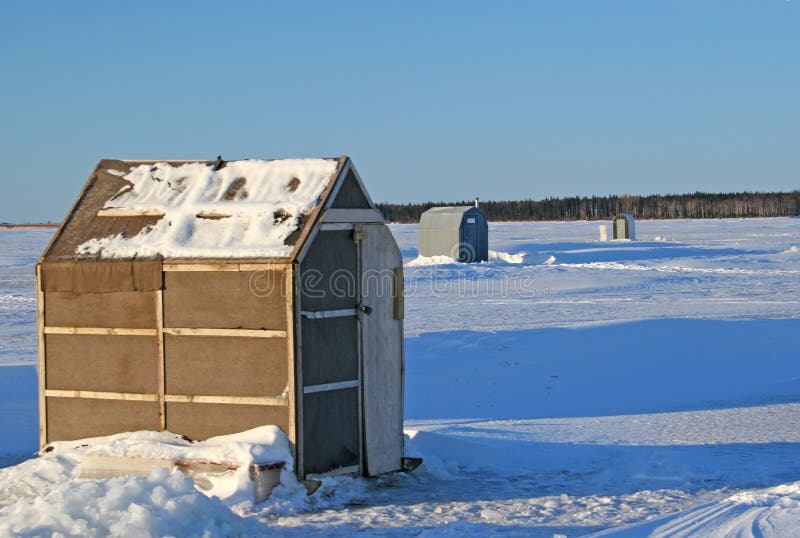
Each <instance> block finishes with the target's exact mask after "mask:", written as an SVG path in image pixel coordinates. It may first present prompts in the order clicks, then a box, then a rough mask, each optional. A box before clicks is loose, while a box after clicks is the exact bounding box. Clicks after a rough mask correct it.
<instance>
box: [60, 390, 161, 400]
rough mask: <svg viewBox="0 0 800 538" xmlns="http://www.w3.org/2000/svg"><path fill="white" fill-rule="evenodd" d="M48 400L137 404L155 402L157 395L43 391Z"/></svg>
mask: <svg viewBox="0 0 800 538" xmlns="http://www.w3.org/2000/svg"><path fill="white" fill-rule="evenodd" d="M44 392H45V396H47V397H48V398H87V399H92V400H129V401H137V402H157V401H158V394H139V393H136V392H99V391H91V390H56V389H47V390H45V391H44Z"/></svg>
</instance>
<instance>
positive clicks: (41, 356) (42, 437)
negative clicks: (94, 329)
mask: <svg viewBox="0 0 800 538" xmlns="http://www.w3.org/2000/svg"><path fill="white" fill-rule="evenodd" d="M44 322H45V320H44V292H43V291H42V266H41V264H39V263H37V264H36V335H37V338H38V341H39V350H38V364H37V373H38V382H39V447H40V448H44V446H45V445H46V444H47V397H46V396H45V390H46V389H47V387H46V380H47V377H46V375H45V362H46V360H45V357H46V355H45V348H44V344H45V339H44Z"/></svg>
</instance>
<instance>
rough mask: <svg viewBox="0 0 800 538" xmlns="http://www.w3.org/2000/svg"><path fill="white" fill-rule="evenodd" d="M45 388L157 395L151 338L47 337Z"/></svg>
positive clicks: (155, 358) (154, 345)
mask: <svg viewBox="0 0 800 538" xmlns="http://www.w3.org/2000/svg"><path fill="white" fill-rule="evenodd" d="M45 342H46V348H47V388H48V389H60V390H88V391H97V392H135V393H149V394H152V393H155V392H157V391H158V347H157V340H156V338H155V337H153V336H97V335H67V334H48V335H46V336H45Z"/></svg>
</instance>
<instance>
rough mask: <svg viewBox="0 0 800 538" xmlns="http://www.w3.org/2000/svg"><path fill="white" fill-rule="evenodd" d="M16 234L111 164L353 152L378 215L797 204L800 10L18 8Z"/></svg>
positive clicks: (2, 198)
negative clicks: (731, 200) (512, 204)
mask: <svg viewBox="0 0 800 538" xmlns="http://www.w3.org/2000/svg"><path fill="white" fill-rule="evenodd" d="M0 6H1V7H2V8H3V15H4V17H3V18H4V23H3V26H4V28H3V31H2V32H0V50H2V53H0V157H2V163H3V168H4V173H3V175H2V180H0V181H2V183H1V185H2V191H1V192H0V221H36V220H59V219H61V218H62V217H63V215H64V213H65V212H66V210H67V209H68V207H69V205H70V204H71V202H72V200H73V199H74V197H75V195H76V194H77V193H78V191H79V190H80V188H81V186H82V185H83V183H84V182H85V180H86V178H87V176H88V175H89V173H90V172H91V170H92V169H93V167H94V165H95V164H96V162H97V161H98V160H99V159H100V158H105V157H110V158H131V159H134V158H159V159H161V158H163V159H179V158H209V159H211V158H214V157H215V156H216V155H217V154H220V153H221V154H222V155H223V156H224V157H225V158H226V159H233V158H247V157H265V158H271V157H290V156H335V155H342V154H347V155H350V156H351V157H353V159H354V161H355V163H356V166H357V168H358V169H359V172H360V173H361V175H362V177H363V178H364V179H365V181H366V184H367V187H368V189H369V190H370V193H371V195H372V197H373V199H375V200H378V201H396V202H403V201H423V200H429V199H433V200H461V199H469V198H471V197H473V196H480V197H481V198H483V199H519V198H537V199H538V198H543V197H547V196H563V195H591V194H622V193H630V194H645V193H667V192H691V191H695V190H698V189H699V190H707V191H733V190H744V189H747V190H793V189H797V188H800V147H798V146H799V145H800V136H799V135H800V133H799V132H798V131H799V130H800V101H799V99H800V2H797V1H789V2H787V1H785V0H780V1H778V0H774V1H773V0H761V1H755V0H752V1H747V2H745V1H733V0H728V1H719V2H710V1H685V2H669V1H658V2H656V1H642V0H638V1H631V2H621V1H620V2H601V1H592V2H588V1H587V2H567V1H563V2H562V1H559V2H555V1H553V2H534V1H527V2H511V1H505V2H472V1H457V2H446V1H426V2H408V1H404V2H376V1H369V2H351V1H347V2H339V3H335V2H319V3H309V2H227V3H220V2H207V3H206V2H152V3H147V2H127V3H123V2H97V3H92V2H66V1H61V2H45V3H41V2H22V1H19V2H9V1H4V2H2V3H0Z"/></svg>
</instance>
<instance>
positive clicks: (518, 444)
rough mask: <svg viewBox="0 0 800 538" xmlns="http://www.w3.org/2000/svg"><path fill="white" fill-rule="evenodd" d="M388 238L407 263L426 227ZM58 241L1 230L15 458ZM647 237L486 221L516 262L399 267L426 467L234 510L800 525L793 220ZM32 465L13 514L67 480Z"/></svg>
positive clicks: (2, 424) (3, 510)
mask: <svg viewBox="0 0 800 538" xmlns="http://www.w3.org/2000/svg"><path fill="white" fill-rule="evenodd" d="M392 231H393V233H394V234H395V237H396V238H397V240H398V242H399V244H400V246H401V249H402V251H403V255H404V258H405V261H406V263H407V264H408V263H409V262H412V260H414V258H416V255H417V253H416V248H415V244H416V226H415V225H393V226H392ZM51 233H52V232H51V231H48V230H10V231H9V230H0V366H2V368H0V463H4V464H5V465H8V464H11V463H16V462H18V461H21V460H23V459H26V458H28V457H29V456H30V455H31V454H32V453H33V452H34V451H35V450H36V448H37V446H36V444H37V440H36V436H37V415H36V399H37V395H36V378H35V368H34V367H33V366H34V365H35V361H36V359H35V356H36V335H35V297H34V289H33V287H34V283H33V282H34V279H33V267H34V265H35V261H36V259H37V257H38V255H39V254H40V253H41V251H42V250H43V249H44V247H45V245H46V243H47V242H48V241H49V239H50V236H51ZM637 235H638V239H639V240H638V241H635V242H603V243H601V242H599V241H598V237H599V233H598V223H596V222H563V223H562V222H553V223H551V222H545V223H492V224H490V248H491V249H493V250H495V251H500V252H505V253H510V254H520V253H525V256H524V257H522V261H521V263H505V262H501V261H493V262H491V263H487V264H479V265H471V266H463V265H457V264H449V265H419V264H415V263H411V264H410V265H407V267H406V291H407V298H406V429H407V432H408V433H409V435H410V436H411V438H412V439H411V442H410V445H409V451H411V452H415V453H419V454H421V455H423V456H424V457H425V460H426V464H425V465H424V466H423V467H422V468H420V469H419V470H417V471H416V472H415V473H414V474H411V475H399V476H393V477H386V478H381V479H377V480H363V479H351V478H338V479H336V480H333V481H331V483H330V484H326V488H328V489H327V490H325V491H324V492H323V493H325V495H322V496H320V495H316V496H315V497H312V498H309V499H305V498H303V499H297V498H278V499H274V500H271V501H269V502H268V503H267V504H266V505H264V506H262V507H260V508H258V509H249V510H244V509H240V508H236V507H234V511H235V512H236V513H237V514H238V515H239V516H241V517H242V518H244V519H246V520H247V521H248V524H250V523H253V522H254V521H256V522H260V524H266V525H270V526H271V527H273V528H272V529H271V530H272V531H275V530H280V531H281V532H283V533H285V534H298V535H301V534H302V535H305V534H307V533H309V532H315V531H316V532H320V533H324V534H327V535H331V534H343V535H344V534H350V533H352V532H354V531H357V530H369V531H372V532H375V531H377V530H378V529H380V530H381V531H383V532H387V533H390V534H401V535H419V534H425V533H430V534H432V535H438V534H449V533H452V534H486V533H505V534H511V535H521V536H547V537H550V536H552V535H553V534H554V533H561V534H566V535H567V536H579V535H585V534H589V533H591V532H596V531H601V530H605V529H609V528H611V527H615V526H619V525H627V524H632V523H637V522H640V521H644V520H647V519H651V518H657V517H664V516H668V515H669V514H671V513H673V512H676V511H679V510H687V509H693V508H695V507H698V506H700V508H699V509H702V510H706V512H702V514H701V516H702V517H704V518H706V519H707V520H709V521H713V517H710V516H709V513H710V512H709V511H708V510H710V509H709V508H707V507H708V506H717V505H716V504H713V503H719V502H728V503H729V504H730V501H726V499H728V498H729V497H731V495H732V494H736V493H740V494H742V495H745V494H746V495H750V493H747V492H749V490H751V489H752V488H765V487H774V486H779V485H781V484H788V485H789V486H786V488H788V489H786V488H785V491H784V493H779V494H772V493H770V494H769V495H767V496H766V497H765V498H767V499H772V500H770V501H764V502H761V504H759V505H758V506H759V507H761V508H763V510H761V511H758V510H756V511H755V512H753V511H750V512H747V514H749V515H746V516H744V515H742V514H743V513H744V511H741V510H739V511H737V510H735V509H733V508H731V509H730V510H729V511H728V512H725V511H720V513H729V512H730V513H735V515H736V517H739V518H740V519H741V521H744V522H745V523H743V524H761V523H759V521H760V522H762V523H763V524H764V528H767V527H768V526H769V525H768V523H770V522H773V523H774V522H775V521H778V520H776V519H774V517H773V516H769V514H771V512H769V510H773V509H774V506H775V503H780V502H783V503H784V504H786V502H788V501H787V499H789V500H791V503H794V504H791V503H789V504H791V506H788V505H787V508H786V510H789V512H787V511H784V512H782V513H781V518H783V519H780V521H779V523H780V522H784V523H782V524H784V525H785V524H786V523H785V521H790V522H792V521H794V522H796V526H800V508H798V507H800V502H795V501H794V499H795V498H800V495H799V494H797V493H796V492H795V490H794V489H792V488H794V487H795V486H793V485H792V484H793V483H794V482H796V481H798V480H800V464H798V463H797V458H796V454H797V450H798V448H800V445H798V443H800V428H798V427H797V424H798V420H799V419H800V360H798V359H800V339H798V334H800V249H798V247H800V219H791V218H780V219H751V220H706V221H640V222H638V223H637ZM26 465H27V466H29V467H25V466H26ZM31 465H33V462H29V463H26V464H24V465H23V466H22V467H17V468H14V469H6V470H4V471H0V481H3V482H5V483H7V484H11V485H10V486H3V487H0V519H2V518H3V517H7V516H9V515H10V514H12V513H14V514H17V515H20V514H23V513H25V514H27V516H26V517H30V514H29V513H27V512H25V506H27V505H29V504H31V499H43V498H44V496H45V495H47V492H46V490H47V489H48V488H49V487H50V486H52V485H53V484H56V483H61V482H63V481H64V480H65V478H64V477H59V476H55V477H52V478H47V477H44V478H43V477H42V476H39V475H36V480H34V479H33V478H31V477H32V476H33V475H34V474H35V473H32V472H28V471H26V470H25V469H28V468H32V467H30V466H31ZM48 480H51V482H48ZM59 481H60V482H59ZM48 484H50V486H48ZM781 491H783V490H781ZM198 495H199V494H198ZM775 499H777V500H775ZM49 500H52V498H51V499H49ZM704 503H712V504H704ZM733 505H735V506H738V505H736V503H733ZM704 506H705V507H706V508H703V507H704ZM735 506H734V507H735ZM748 506H751V508H752V505H748ZM729 508H730V507H729ZM748 510H750V509H748ZM791 510H794V512H791ZM751 512H752V513H751ZM792 514H794V516H793V517H794V519H792ZM701 516H698V517H701ZM768 516H769V517H768ZM20 517H21V516H20ZM74 517H75V518H78V515H75V516H74ZM209 517H210V516H209ZM683 517H685V518H688V519H687V520H686V521H693V520H692V519H691V518H692V517H694V516H692V513H691V512H690V513H689V514H688V515H686V516H683ZM770 517H773V519H769V518H770ZM786 517H789V519H788V520H786ZM748 518H749V519H748ZM759 518H761V519H759ZM730 520H731V519H730V518H729V519H728V520H725V521H730ZM670 521H671V520H669V519H667V520H664V523H663V524H664V525H671V524H672V525H676V524H675V523H671V522H670ZM737 521H739V520H737ZM659 524H661V523H659ZM248 528H249V527H248ZM653 528H655V527H653ZM783 528H787V527H785V526H784V527H783ZM714 529H715V528H712V527H707V528H706V530H707V531H709V532H711V531H713V530H714ZM2 530H3V528H2V527H0V534H2ZM6 530H8V529H6ZM162 530H163V532H170V527H168V526H167V527H163V528H162ZM652 530H653V529H649V530H648V532H650V531H652ZM16 532H22V531H20V530H19V529H17V531H16ZM631 532H633V533H634V534H631V535H636V534H635V532H636V531H631ZM767 534H769V533H768V532H767Z"/></svg>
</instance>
